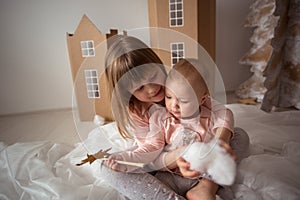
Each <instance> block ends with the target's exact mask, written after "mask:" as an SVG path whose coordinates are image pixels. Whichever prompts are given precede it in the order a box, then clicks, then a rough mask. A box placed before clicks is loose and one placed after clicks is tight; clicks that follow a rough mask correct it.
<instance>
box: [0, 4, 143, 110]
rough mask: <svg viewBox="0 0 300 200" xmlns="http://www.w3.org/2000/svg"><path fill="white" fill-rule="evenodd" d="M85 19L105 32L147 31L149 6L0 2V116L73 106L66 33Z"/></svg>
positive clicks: (73, 29)
mask: <svg viewBox="0 0 300 200" xmlns="http://www.w3.org/2000/svg"><path fill="white" fill-rule="evenodd" d="M133 5H134V6H133ZM83 14H87V16H88V17H89V18H90V19H91V20H92V21H93V22H94V23H95V24H96V26H97V27H98V28H99V29H100V30H101V31H102V32H107V31H108V30H109V29H110V28H118V29H119V30H123V29H133V28H137V27H144V26H148V8H147V0H109V1H107V0H85V1H82V0H53V1H48V0H1V1H0V44H1V47H0V48H1V49H0V61H1V64H0V92H1V97H0V114H9V113H22V112H30V111H38V110H47V109H57V108H66V107H71V106H72V78H71V71H70V67H69V57H68V52H67V45H66V32H74V31H75V29H76V27H77V25H78V23H79V21H80V19H81V17H82V15H83Z"/></svg>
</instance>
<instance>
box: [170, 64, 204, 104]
mask: <svg viewBox="0 0 300 200" xmlns="http://www.w3.org/2000/svg"><path fill="white" fill-rule="evenodd" d="M201 68H203V66H200V65H198V64H197V60H196V59H181V60H180V61H179V62H178V63H176V64H175V65H174V66H173V68H172V69H171V70H170V72H169V74H168V77H167V80H166V81H169V80H175V81H178V80H179V79H180V78H181V79H182V78H183V79H185V80H186V81H187V82H188V83H189V85H190V86H191V87H192V89H193V90H194V93H195V94H196V96H197V100H198V103H199V105H201V104H202V103H203V102H202V101H203V97H204V96H208V95H209V89H208V86H207V84H206V82H205V80H204V78H203V76H202V74H201V72H203V71H204V70H203V69H201ZM178 73H179V74H178ZM179 75H180V76H179Z"/></svg>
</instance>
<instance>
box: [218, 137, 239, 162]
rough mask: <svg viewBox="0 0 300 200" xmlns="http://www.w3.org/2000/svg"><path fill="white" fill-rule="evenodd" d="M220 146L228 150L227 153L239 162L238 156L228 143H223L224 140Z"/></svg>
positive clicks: (220, 141) (220, 142)
mask: <svg viewBox="0 0 300 200" xmlns="http://www.w3.org/2000/svg"><path fill="white" fill-rule="evenodd" d="M219 144H220V146H221V147H223V148H224V149H225V150H226V152H227V153H228V154H229V155H230V156H231V157H232V158H233V159H234V160H235V161H236V160H237V156H236V154H235V153H234V152H233V150H232V148H231V146H230V145H229V144H228V143H226V142H224V141H222V140H219Z"/></svg>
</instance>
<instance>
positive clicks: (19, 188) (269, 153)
mask: <svg viewBox="0 0 300 200" xmlns="http://www.w3.org/2000/svg"><path fill="white" fill-rule="evenodd" d="M228 107H229V108H230V109H231V110H232V111H233V113H234V115H235V119H236V121H235V125H236V126H239V127H242V128H243V129H244V130H246V131H247V133H248V134H249V136H250V141H251V152H250V153H251V155H250V156H249V157H248V158H246V159H244V160H242V161H241V163H240V164H239V166H238V171H237V179H236V182H235V184H234V185H233V186H231V187H230V188H229V189H231V190H232V191H233V193H234V195H235V198H236V199H245V200H249V199H250V200H251V199H255V200H257V199H258V200H259V199H266V200H269V199H276V200H280V199H282V200H285V199H297V198H298V197H299V196H300V173H299V166H300V134H299V126H300V123H299V119H300V112H299V111H297V110H294V111H285V112H276V113H265V112H263V111H261V110H260V109H259V108H258V107H255V106H249V105H238V104H233V105H228ZM131 143H132V141H125V140H123V139H122V138H121V137H120V136H119V134H118V132H117V129H116V127H115V123H111V124H108V125H104V126H101V127H98V128H96V129H94V130H93V131H91V132H90V134H89V137H88V138H87V139H86V140H85V141H84V142H83V143H80V144H77V146H76V147H72V146H67V145H64V144H55V143H52V142H32V143H16V144H13V145H10V146H7V145H5V144H4V143H0V199H26V200H27V199H64V200H68V199H70V200H74V199H79V200H81V199H84V200H85V199H103V200H111V199H117V200H118V199H120V200H124V199H125V197H124V196H122V195H120V194H119V193H118V192H117V191H116V190H114V189H113V188H111V187H109V186H108V185H106V183H105V181H103V180H102V179H101V177H100V175H101V174H99V167H100V163H99V162H94V163H93V164H92V165H89V164H86V165H83V166H80V167H78V166H75V164H76V163H79V162H80V161H81V160H82V159H83V158H84V157H85V156H86V154H87V153H95V152H97V151H98V150H99V149H106V148H108V147H113V149H112V151H120V150H122V149H126V148H128V147H129V146H131ZM221 197H222V198H223V199H226V197H224V196H221ZM230 199H232V198H230Z"/></svg>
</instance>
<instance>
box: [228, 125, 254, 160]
mask: <svg viewBox="0 0 300 200" xmlns="http://www.w3.org/2000/svg"><path fill="white" fill-rule="evenodd" d="M249 144H250V142H249V136H248V134H247V132H246V131H244V130H243V129H242V128H239V127H236V128H234V136H233V139H232V140H231V141H230V146H231V148H232V150H233V152H234V153H235V154H236V155H237V163H239V162H240V161H241V160H242V159H243V158H246V157H247V156H248V155H249Z"/></svg>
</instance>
